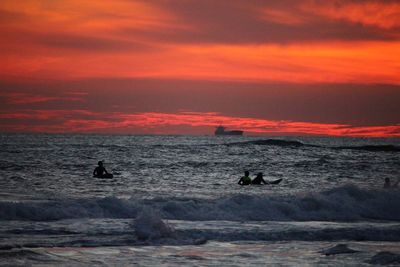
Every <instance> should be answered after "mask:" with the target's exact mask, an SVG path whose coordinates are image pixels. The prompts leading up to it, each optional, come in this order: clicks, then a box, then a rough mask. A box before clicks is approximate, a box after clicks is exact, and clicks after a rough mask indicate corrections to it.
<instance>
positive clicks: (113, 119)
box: [0, 110, 400, 137]
mask: <svg viewBox="0 0 400 267" xmlns="http://www.w3.org/2000/svg"><path fill="white" fill-rule="evenodd" d="M1 120H2V121H3V122H4V126H5V127H4V130H5V131H8V132H21V131H22V132H48V133H63V132H75V133H91V132H100V133H101V132H103V133H114V134H121V133H124V134H128V133H129V134H135V133H136V134H137V133H140V134H146V133H147V134H151V133H158V134H182V133H180V132H179V127H189V128H192V130H193V132H192V133H197V134H212V133H213V129H214V128H215V127H217V126H219V125H224V126H226V127H228V128H230V129H241V130H244V131H245V133H246V134H247V135H265V134H268V135H293V134H299V135H300V134H308V135H333V136H364V137H400V125H388V126H365V127H363V126H361V127H356V126H351V125H345V124H324V123H310V122H293V121H274V120H266V119H256V118H244V117H231V116H224V115H221V114H218V113H214V112H210V113H207V112H206V113H198V112H181V113H175V114H173V113H155V112H148V113H136V114H124V113H95V112H91V111H87V110H75V111H67V110H41V111H38V110H36V111H21V112H19V113H9V114H7V113H2V114H0V121H1ZM6 120H9V121H8V122H7V121H6ZM18 120H20V121H18ZM23 121H30V123H29V124H24V123H21V122H23ZM51 121H57V122H58V123H49V122H51ZM196 128H201V129H202V131H201V132H200V133H199V132H198V131H196Z"/></svg>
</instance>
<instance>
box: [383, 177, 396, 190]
mask: <svg viewBox="0 0 400 267" xmlns="http://www.w3.org/2000/svg"><path fill="white" fill-rule="evenodd" d="M399 183H400V179H399V180H397V182H395V183H393V184H392V183H391V182H390V179H389V178H385V183H384V184H383V188H396V187H397V186H398V185H399Z"/></svg>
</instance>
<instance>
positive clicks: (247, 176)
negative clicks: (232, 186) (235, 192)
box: [238, 171, 251, 185]
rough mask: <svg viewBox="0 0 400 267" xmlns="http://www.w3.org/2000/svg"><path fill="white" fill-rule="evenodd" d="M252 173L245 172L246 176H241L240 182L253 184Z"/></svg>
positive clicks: (241, 183)
mask: <svg viewBox="0 0 400 267" xmlns="http://www.w3.org/2000/svg"><path fill="white" fill-rule="evenodd" d="M249 175H250V173H249V171H245V172H244V176H243V177H242V178H240V180H239V182H238V184H240V185H249V184H251V178H250V177H249Z"/></svg>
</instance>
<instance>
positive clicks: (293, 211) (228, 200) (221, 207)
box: [0, 185, 400, 221]
mask: <svg viewBox="0 0 400 267" xmlns="http://www.w3.org/2000/svg"><path fill="white" fill-rule="evenodd" d="M147 209H153V210H157V211H159V213H160V215H161V216H162V218H163V219H171V220H190V221H205V220H230V221H358V220H392V221H400V194H399V191H398V190H383V189H377V190H368V189H363V188H358V187H356V186H354V185H345V186H341V187H338V188H334V189H331V190H327V191H323V192H319V193H309V194H306V195H304V194H297V195H296V194H294V195H288V196H252V195H233V196H227V197H222V198H217V199H197V198H154V199H136V198H131V199H119V198H116V197H106V198H87V199H60V200H53V201H43V202H0V220H31V221H53V220H60V219H70V218H136V217H137V215H138V214H139V213H140V212H142V211H143V210H147Z"/></svg>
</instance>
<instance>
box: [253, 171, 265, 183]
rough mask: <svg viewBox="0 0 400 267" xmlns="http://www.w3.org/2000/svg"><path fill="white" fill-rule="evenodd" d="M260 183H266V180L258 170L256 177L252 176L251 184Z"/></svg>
mask: <svg viewBox="0 0 400 267" xmlns="http://www.w3.org/2000/svg"><path fill="white" fill-rule="evenodd" d="M261 183H263V184H267V182H266V181H265V180H264V178H263V173H262V172H259V173H258V174H257V176H256V178H254V180H253V181H251V184H261Z"/></svg>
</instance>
